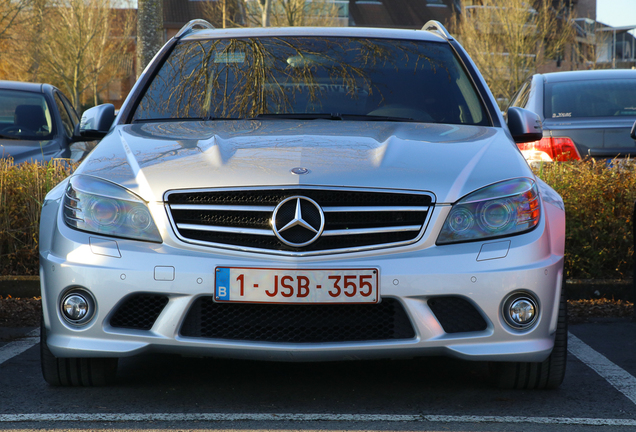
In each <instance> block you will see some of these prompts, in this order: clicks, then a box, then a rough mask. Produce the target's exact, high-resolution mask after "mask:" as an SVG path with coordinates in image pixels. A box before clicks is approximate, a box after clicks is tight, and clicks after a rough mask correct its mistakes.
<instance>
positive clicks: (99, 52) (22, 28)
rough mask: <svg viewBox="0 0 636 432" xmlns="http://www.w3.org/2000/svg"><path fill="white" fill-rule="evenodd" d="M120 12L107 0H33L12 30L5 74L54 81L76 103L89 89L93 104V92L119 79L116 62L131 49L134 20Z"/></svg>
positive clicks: (33, 79)
mask: <svg viewBox="0 0 636 432" xmlns="http://www.w3.org/2000/svg"><path fill="white" fill-rule="evenodd" d="M119 11H120V12H117V10H114V9H112V8H111V4H110V0H33V1H31V4H30V6H29V7H28V8H26V9H23V10H22V12H21V13H23V14H24V17H25V19H24V20H22V22H21V23H20V25H16V26H15V27H14V28H13V29H12V30H11V32H10V34H11V38H10V41H11V55H10V56H8V58H7V59H6V61H5V64H6V65H8V69H9V70H8V71H7V72H6V73H5V74H4V77H5V78H7V79H16V80H23V81H39V82H49V83H51V84H54V85H56V86H58V87H60V88H61V89H63V90H64V92H65V93H67V95H68V96H69V97H70V98H71V101H72V102H73V104H74V105H75V106H76V107H77V108H80V107H81V105H82V101H85V100H88V99H87V98H88V97H89V95H90V94H91V93H92V96H93V98H92V99H93V100H92V102H93V103H97V99H98V98H97V94H98V93H99V92H100V91H101V90H103V89H104V88H105V87H106V86H108V84H109V83H110V82H112V81H113V80H116V79H120V78H122V76H123V73H124V71H123V70H122V68H121V67H119V66H118V65H119V64H120V63H121V60H122V58H126V57H127V56H129V54H128V53H129V52H130V51H131V44H132V39H131V37H132V34H131V31H132V28H133V24H134V22H133V21H132V16H128V17H126V16H125V14H124V16H119V17H118V13H120V14H121V10H119ZM33 26H36V28H35V29H34V28H33Z"/></svg>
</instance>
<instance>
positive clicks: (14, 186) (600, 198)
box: [0, 160, 636, 279]
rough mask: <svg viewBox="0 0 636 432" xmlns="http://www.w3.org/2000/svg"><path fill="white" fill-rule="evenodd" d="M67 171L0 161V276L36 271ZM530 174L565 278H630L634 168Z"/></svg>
mask: <svg viewBox="0 0 636 432" xmlns="http://www.w3.org/2000/svg"><path fill="white" fill-rule="evenodd" d="M72 169H73V166H71V165H69V164H68V163H66V162H64V161H58V162H52V163H50V164H48V165H41V164H21V165H14V164H13V162H11V161H10V160H0V209H1V214H0V269H2V270H1V272H0V274H2V275H36V274H37V273H38V254H37V244H38V238H37V237H38V224H39V218H40V207H41V205H42V201H43V199H44V196H45V195H46V192H48V191H49V190H50V189H51V188H52V187H53V186H54V185H56V184H57V183H58V182H59V181H61V180H62V179H63V178H64V177H66V176H67V175H69V174H70V173H71V171H72ZM535 172H536V173H537V175H538V176H539V177H541V178H542V179H543V180H544V181H545V182H546V183H548V184H549V185H551V186H552V187H553V188H554V189H556V191H557V192H558V193H559V194H561V196H562V197H563V200H564V201H565V208H566V214H567V234H566V257H565V258H566V269H567V277H568V278H571V279H627V278H631V277H632V276H633V275H632V269H633V259H634V249H633V237H632V235H633V233H632V216H633V211H634V202H635V201H636V170H634V165H633V164H632V165H630V164H626V165H619V166H618V167H609V166H608V165H607V164H606V163H604V162H594V161H591V160H590V161H583V162H568V163H559V164H544V165H542V166H538V167H536V168H535Z"/></svg>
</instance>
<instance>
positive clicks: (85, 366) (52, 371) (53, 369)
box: [40, 320, 117, 387]
mask: <svg viewBox="0 0 636 432" xmlns="http://www.w3.org/2000/svg"><path fill="white" fill-rule="evenodd" d="M40 361H41V365H42V376H43V377H44V381H46V382H47V383H49V384H50V385H52V386H56V387H60V386H61V387H80V386H84V387H94V386H105V385H108V384H111V383H113V382H114V381H115V375H116V374H117V358H58V357H55V356H54V355H53V353H52V352H51V350H50V349H49V346H48V345H47V343H46V328H45V327H44V320H42V322H41V324H40Z"/></svg>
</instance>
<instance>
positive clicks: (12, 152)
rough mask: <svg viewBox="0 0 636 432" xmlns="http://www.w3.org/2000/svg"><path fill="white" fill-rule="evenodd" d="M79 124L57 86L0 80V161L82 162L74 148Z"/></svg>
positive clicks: (73, 110)
mask: <svg viewBox="0 0 636 432" xmlns="http://www.w3.org/2000/svg"><path fill="white" fill-rule="evenodd" d="M78 123H79V116H78V115H77V113H76V112H75V109H74V108H73V105H71V103H70V102H69V100H68V98H66V96H64V94H63V93H62V92H61V91H60V90H59V89H57V88H55V87H54V86H52V85H49V84H35V83H22V82H14V81H0V158H8V157H12V158H13V160H14V161H15V162H16V163H20V162H28V161H42V162H43V161H48V160H51V159H54V158H74V159H79V157H80V156H79V155H76V154H74V153H77V152H74V151H73V149H72V148H71V145H72V144H73V142H74V141H75V139H74V130H75V126H76V125H77V124H78ZM80 153H81V152H80Z"/></svg>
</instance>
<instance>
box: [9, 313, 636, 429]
mask: <svg viewBox="0 0 636 432" xmlns="http://www.w3.org/2000/svg"><path fill="white" fill-rule="evenodd" d="M0 338H1V339H2V340H3V342H0V429H4V430H30V429H41V428H51V429H67V428H71V429H87V428H89V429H107V430H111V429H112V430H129V429H153V430H154V429H157V430H167V429H175V428H177V429H197V430H200V429H207V430H225V429H231V430H237V429H241V430H242V429H248V430H260V429H266V430H289V429H293V430H307V429H320V430H332V429H333V430H352V429H356V430H458V431H459V430H461V431H465V430H466V431H467V430H480V431H482V430H487V431H491V430H493V431H494V430H521V431H532V430H542V431H543V430H559V431H569V430H581V428H583V427H585V430H594V431H596V430H599V431H605V430H608V431H609V430H612V431H614V430H636V361H634V357H635V354H636V322H633V321H632V320H631V319H630V318H604V319H596V320H593V321H591V322H587V323H581V324H572V325H571V326H570V338H569V359H568V369H567V376H566V379H565V382H564V383H563V385H562V386H561V388H559V389H558V390H555V391H504V390H498V389H494V388H492V387H490V386H489V382H488V375H487V365H486V364H485V363H473V362H463V361H458V360H452V359H444V358H425V359H414V360H382V361H366V362H335V363H313V364H312V363H267V362H251V361H237V360H215V359H201V358H182V357H178V356H171V355H146V356H142V357H137V358H130V359H123V360H122V361H121V362H120V368H119V373H118V383H117V385H115V386H112V387H106V388H53V387H49V386H48V385H46V384H45V382H44V381H43V380H42V377H41V374H40V370H39V350H38V346H37V342H38V340H39V337H38V330H37V329H33V328H21V329H8V328H3V329H0ZM9 340H12V341H9Z"/></svg>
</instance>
